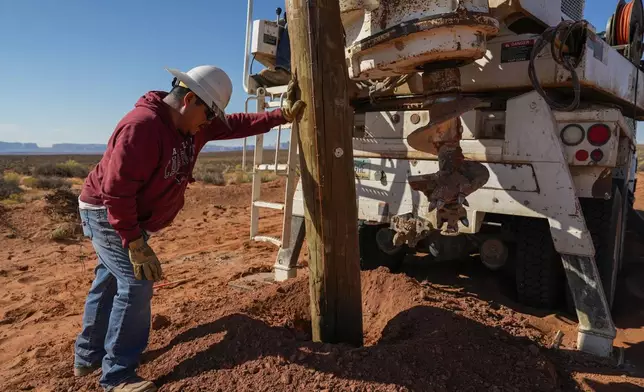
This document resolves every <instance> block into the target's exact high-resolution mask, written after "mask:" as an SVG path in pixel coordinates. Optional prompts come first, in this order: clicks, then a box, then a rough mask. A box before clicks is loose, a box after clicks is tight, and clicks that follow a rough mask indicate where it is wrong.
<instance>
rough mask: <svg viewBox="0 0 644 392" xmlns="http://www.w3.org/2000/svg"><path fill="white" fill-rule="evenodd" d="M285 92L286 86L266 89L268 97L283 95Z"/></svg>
mask: <svg viewBox="0 0 644 392" xmlns="http://www.w3.org/2000/svg"><path fill="white" fill-rule="evenodd" d="M287 90H288V84H286V85H284V86H275V87H268V88H266V92H267V93H269V94H270V95H281V94H284V93H285V92H286V91H287Z"/></svg>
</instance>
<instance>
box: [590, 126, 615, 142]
mask: <svg viewBox="0 0 644 392" xmlns="http://www.w3.org/2000/svg"><path fill="white" fill-rule="evenodd" d="M609 139H610V129H609V128H608V127H607V126H606V125H604V124H595V125H593V126H592V127H590V129H588V141H589V142H590V144H592V145H593V146H603V145H604V144H606V143H607V142H608V140H609Z"/></svg>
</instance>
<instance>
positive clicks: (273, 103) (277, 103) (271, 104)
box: [266, 101, 282, 109]
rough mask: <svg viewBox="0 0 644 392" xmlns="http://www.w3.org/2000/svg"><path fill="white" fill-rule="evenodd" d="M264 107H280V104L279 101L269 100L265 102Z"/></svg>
mask: <svg viewBox="0 0 644 392" xmlns="http://www.w3.org/2000/svg"><path fill="white" fill-rule="evenodd" d="M266 107H267V108H270V109H273V108H280V107H282V105H281V104H280V101H269V102H266Z"/></svg>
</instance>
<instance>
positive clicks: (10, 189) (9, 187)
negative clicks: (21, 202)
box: [0, 177, 22, 200]
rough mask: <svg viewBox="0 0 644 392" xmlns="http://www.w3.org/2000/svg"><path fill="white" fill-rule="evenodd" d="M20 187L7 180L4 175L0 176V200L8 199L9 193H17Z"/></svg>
mask: <svg viewBox="0 0 644 392" xmlns="http://www.w3.org/2000/svg"><path fill="white" fill-rule="evenodd" d="M20 193H22V189H20V186H19V185H18V183H15V182H7V181H6V180H5V179H4V177H0V200H4V199H8V198H10V197H12V196H11V195H19V194H20Z"/></svg>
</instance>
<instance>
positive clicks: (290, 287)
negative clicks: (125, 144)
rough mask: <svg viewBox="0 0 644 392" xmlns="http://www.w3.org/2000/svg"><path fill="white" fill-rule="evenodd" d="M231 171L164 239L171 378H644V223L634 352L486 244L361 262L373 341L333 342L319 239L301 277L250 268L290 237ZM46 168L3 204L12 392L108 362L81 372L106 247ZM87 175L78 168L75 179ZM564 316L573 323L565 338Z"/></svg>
mask: <svg viewBox="0 0 644 392" xmlns="http://www.w3.org/2000/svg"><path fill="white" fill-rule="evenodd" d="M25 164H26V165H28V164H30V163H29V162H27V163H25ZM231 165H232V166H235V164H233V163H230V164H226V166H231ZM5 169H6V168H5ZM242 177H243V176H242ZM640 177H641V178H640V179H641V181H639V183H640V184H644V181H642V180H643V179H644V177H643V176H640ZM33 178H36V180H38V178H37V177H33ZM217 178H218V180H217V181H205V182H215V183H219V184H220V185H213V184H205V183H204V182H201V181H200V182H197V183H195V184H194V185H191V186H190V188H189V191H188V193H187V197H186V206H185V208H184V210H183V211H182V213H181V214H180V215H179V217H178V218H177V220H176V221H175V223H174V224H173V225H172V226H171V227H169V228H167V229H166V230H164V231H162V232H161V233H158V234H157V235H155V236H153V238H152V240H151V244H152V246H153V248H154V249H155V250H156V251H157V254H158V255H159V257H160V258H161V260H162V263H163V268H164V272H165V278H166V280H165V281H164V282H161V284H159V287H157V288H156V289H155V293H154V298H153V305H152V307H153V315H154V316H153V323H152V332H151V335H150V342H149V346H148V349H147V351H146V352H145V354H144V356H143V359H142V363H141V366H140V368H139V372H140V375H141V376H143V377H146V378H148V379H150V380H153V381H155V382H156V383H157V385H158V386H160V390H161V391H253V392H257V391H374V392H375V391H436V392H439V391H495V392H500V391H577V390H583V391H599V392H604V391H611V392H612V391H618V392H619V391H641V390H644V306H643V305H644V288H643V287H644V285H643V284H642V282H644V263H643V262H644V251H642V249H644V248H641V247H640V243H641V242H642V241H644V237H638V236H637V235H636V233H629V240H628V242H627V246H628V250H627V257H628V259H629V260H628V261H629V264H628V265H627V266H626V269H625V271H624V274H623V276H624V279H623V280H622V282H623V284H622V285H621V286H620V288H619V294H618V295H619V297H618V299H617V301H618V302H617V306H616V309H615V314H614V315H615V322H616V325H617V327H618V328H619V331H618V336H617V339H616V345H618V346H619V347H622V348H623V351H622V353H623V361H619V360H618V359H607V360H600V359H597V358H594V357H591V356H587V355H584V354H582V353H580V352H578V351H576V350H575V342H576V335H577V334H576V324H575V322H574V321H573V320H571V318H570V317H569V316H567V315H566V314H565V313H563V312H557V313H554V312H544V311H538V310H535V309H531V308H526V307H524V306H521V305H519V304H518V303H517V302H515V301H514V300H513V294H512V290H511V288H510V286H511V285H508V282H507V281H506V280H505V279H504V278H503V277H501V276H500V275H499V274H495V273H493V272H490V271H488V270H486V269H485V268H484V267H483V266H482V264H481V263H480V262H478V261H477V260H476V259H475V258H472V259H468V260H463V261H461V262H456V263H448V264H439V265H437V264H431V263H429V262H427V260H426V258H425V257H423V256H422V255H410V256H409V257H408V258H407V260H406V261H405V266H404V268H403V270H402V272H400V273H396V274H394V273H391V272H390V271H389V270H387V269H385V268H381V269H378V270H375V271H365V272H363V273H362V275H361V278H362V301H363V322H364V336H365V345H364V347H361V348H354V347H350V346H346V345H330V344H321V343H314V342H311V336H310V321H309V319H310V316H309V307H308V305H309V298H308V296H309V292H308V276H307V263H306V260H307V253H306V248H305V249H304V252H303V254H302V255H301V258H300V263H299V270H298V277H297V278H296V279H293V280H291V281H288V282H284V283H279V284H276V283H274V284H271V283H268V282H261V281H257V282H254V283H253V282H251V283H244V279H243V278H244V277H247V276H250V275H252V274H255V273H259V272H270V271H271V266H272V264H273V263H274V261H275V260H274V259H275V256H276V252H277V249H276V248H275V247H274V246H273V245H269V244H264V243H256V242H252V241H250V240H249V238H248V236H249V222H250V207H249V206H250V195H251V186H250V184H249V183H248V182H247V181H246V179H244V178H241V177H239V175H237V174H235V175H233V176H231V175H229V173H226V172H224V173H222V176H221V178H219V177H217ZM36 180H31V182H29V181H27V182H26V183H27V184H31V185H34V186H33V187H30V186H25V185H24V184H23V183H22V182H21V184H23V185H21V189H25V190H24V191H21V193H20V194H17V196H11V197H7V198H6V201H5V202H4V203H2V204H0V391H99V390H101V389H100V388H99V385H98V378H99V376H100V371H97V372H95V373H94V374H92V375H89V376H87V377H84V378H74V377H73V375H72V364H73V363H72V360H73V344H74V340H75V337H76V334H77V333H78V332H79V330H80V327H81V317H82V311H83V303H84V299H85V295H86V293H87V290H88V289H89V286H90V283H91V281H92V279H93V268H94V266H95V264H96V256H95V254H94V252H93V249H92V245H91V242H90V241H89V240H87V239H83V238H81V237H80V236H78V233H77V231H76V230H75V229H74V214H75V210H74V209H75V206H74V204H73V201H74V199H73V197H72V198H70V197H69V196H68V194H67V193H65V192H61V191H55V190H51V189H42V188H48V187H47V186H42V187H41V188H39V187H38V186H36V185H37V181H36ZM40 180H42V179H40ZM40 180H38V181H40ZM43 184H44V182H43ZM79 184H80V181H78V180H68V182H67V185H68V187H69V189H71V190H72V194H73V191H75V190H77V189H78V187H79ZM284 184H285V183H284V180H283V178H266V179H265V182H264V183H263V184H262V199H265V200H270V201H278V202H279V201H282V200H283V197H284ZM53 188H56V187H53ZM640 191H641V192H640V193H639V194H638V195H637V202H636V208H638V209H643V210H644V187H641V188H640ZM66 195H67V196H66ZM280 226H281V214H280V213H279V212H265V215H263V218H262V219H261V220H260V228H261V231H262V232H263V233H265V234H267V235H272V236H278V235H279V232H280ZM61 231H62V232H64V234H65V235H61V234H60V233H61ZM53 233H57V234H53ZM240 279H241V280H240ZM557 331H562V332H563V333H564V338H563V341H562V344H561V346H560V347H559V348H558V349H555V348H551V344H552V342H553V340H554V337H555V335H556V333H557Z"/></svg>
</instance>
